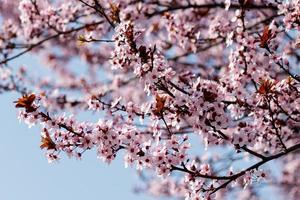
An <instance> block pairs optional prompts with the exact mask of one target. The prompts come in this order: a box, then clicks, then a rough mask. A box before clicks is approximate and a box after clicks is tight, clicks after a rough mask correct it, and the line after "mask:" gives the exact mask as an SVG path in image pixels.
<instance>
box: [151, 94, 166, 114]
mask: <svg viewBox="0 0 300 200" xmlns="http://www.w3.org/2000/svg"><path fill="white" fill-rule="evenodd" d="M166 100H167V97H166V96H159V95H156V97H155V101H156V106H155V109H154V110H153V113H154V114H155V115H161V113H162V111H163V109H164V107H165V103H166Z"/></svg>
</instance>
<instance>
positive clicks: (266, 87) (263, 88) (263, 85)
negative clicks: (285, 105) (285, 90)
mask: <svg viewBox="0 0 300 200" xmlns="http://www.w3.org/2000/svg"><path fill="white" fill-rule="evenodd" d="M274 85H275V82H274V81H272V80H267V79H266V80H262V81H261V82H260V87H259V88H258V90H257V92H258V93H259V94H261V95H266V94H269V93H272V92H273V91H274Z"/></svg>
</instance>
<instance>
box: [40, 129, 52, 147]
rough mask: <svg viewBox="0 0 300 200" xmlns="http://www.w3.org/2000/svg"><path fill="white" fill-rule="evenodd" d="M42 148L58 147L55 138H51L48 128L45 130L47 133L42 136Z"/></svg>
mask: <svg viewBox="0 0 300 200" xmlns="http://www.w3.org/2000/svg"><path fill="white" fill-rule="evenodd" d="M40 148H41V149H44V148H46V149H47V150H51V149H56V145H55V143H54V142H53V140H52V139H51V137H50V135H49V133H48V131H47V130H45V135H44V136H42V138H41V145H40Z"/></svg>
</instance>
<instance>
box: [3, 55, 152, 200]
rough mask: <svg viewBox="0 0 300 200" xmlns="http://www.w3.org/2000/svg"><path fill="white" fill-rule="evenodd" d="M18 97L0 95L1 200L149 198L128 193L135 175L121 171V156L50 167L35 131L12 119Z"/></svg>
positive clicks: (89, 155)
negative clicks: (115, 158) (111, 159)
mask: <svg viewBox="0 0 300 200" xmlns="http://www.w3.org/2000/svg"><path fill="white" fill-rule="evenodd" d="M11 64H12V65H13V67H14V68H18V67H19V66H20V65H22V64H26V65H25V66H27V67H29V68H31V69H34V71H36V70H35V68H36V67H38V65H39V63H38V62H36V60H35V59H34V58H33V57H30V56H24V57H21V58H20V59H17V60H16V61H15V62H13V63H11ZM36 72H37V73H38V71H36ZM36 75H37V74H36ZM18 97H19V95H18V94H16V93H6V94H0V126H1V128H0V132H1V139H0V159H1V161H0V200H41V199H42V200H53V199H58V200H62V199H65V200H83V199H84V200H120V199H122V200H127V199H130V200H153V198H150V197H149V196H148V195H144V194H134V193H133V188H134V186H135V185H136V184H137V183H138V177H137V175H136V173H135V171H134V169H130V168H127V169H126V168H124V164H123V160H122V159H123V158H122V156H119V158H118V159H117V160H115V161H114V162H112V163H111V164H110V165H107V164H105V163H103V162H102V161H101V160H98V159H97V156H96V153H95V152H94V151H90V152H86V154H85V156H84V158H83V160H82V161H78V160H76V159H68V158H64V159H62V160H61V161H60V162H59V163H55V164H49V163H48V161H47V159H46V157H45V156H44V152H43V151H42V150H41V149H40V148H39V145H40V129H39V127H38V126H36V127H33V128H31V129H29V128H28V127H27V125H26V124H24V123H19V121H18V119H17V110H16V109H15V108H14V104H13V101H15V100H16V99H17V98H18Z"/></svg>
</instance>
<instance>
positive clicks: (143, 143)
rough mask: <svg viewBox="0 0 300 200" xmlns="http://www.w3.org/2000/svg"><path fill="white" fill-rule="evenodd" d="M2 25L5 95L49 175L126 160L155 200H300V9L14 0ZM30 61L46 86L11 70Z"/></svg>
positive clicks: (270, 4) (138, 0)
mask: <svg viewBox="0 0 300 200" xmlns="http://www.w3.org/2000/svg"><path fill="white" fill-rule="evenodd" d="M0 13H1V18H0V20H1V22H2V25H1V27H0V92H1V93H7V92H16V93H18V94H19V97H20V98H19V99H16V101H15V102H14V103H15V104H14V105H15V107H16V108H18V111H19V114H18V118H19V120H20V121H22V122H24V123H26V124H28V126H29V127H31V126H38V127H40V130H41V145H40V147H41V149H43V151H45V155H46V157H47V159H48V161H49V162H55V161H57V160H58V159H61V160H62V161H61V162H60V164H63V159H66V157H70V158H76V159H81V158H82V157H84V155H85V152H86V151H90V150H96V153H97V157H98V158H99V159H100V160H102V161H103V162H106V163H110V162H113V161H114V159H115V158H116V157H117V156H118V157H123V159H124V163H125V166H126V167H127V166H129V167H134V168H136V169H137V172H138V174H139V175H140V177H141V183H142V184H140V185H142V186H140V187H137V188H136V191H138V192H145V193H148V194H151V195H155V196H165V197H173V198H179V199H191V200H197V199H253V200H254V199H261V198H263V197H264V194H263V188H264V187H270V188H271V189H272V191H273V192H274V194H278V195H279V194H282V195H284V196H285V197H286V199H299V198H300V155H299V153H300V76H299V74H300V49H299V48H300V34H299V30H300V1H299V0H225V1H221V0H102V1H97V0H63V1H58V0H20V1H18V0H6V1H5V0H4V1H2V2H1V4H0ZM24 55H30V56H32V57H35V58H38V59H39V61H40V62H41V64H40V65H41V66H42V68H41V69H42V70H45V71H46V73H42V72H41V74H40V76H38V77H37V76H35V75H33V73H32V72H33V71H35V72H36V71H38V69H35V68H34V69H33V68H32V67H31V66H30V65H28V63H23V65H22V66H17V65H14V64H13V62H14V61H15V60H17V59H19V58H20V57H22V56H24ZM2 106H6V105H2ZM7 106H12V105H7ZM12 109H13V106H12ZM82 115H85V116H88V117H87V118H85V120H82V119H81V120H80V116H82Z"/></svg>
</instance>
